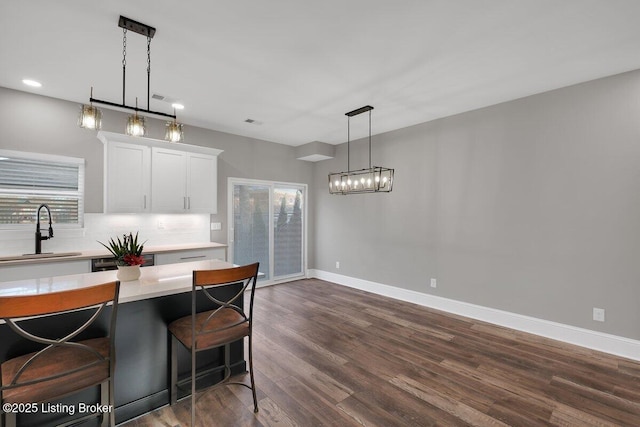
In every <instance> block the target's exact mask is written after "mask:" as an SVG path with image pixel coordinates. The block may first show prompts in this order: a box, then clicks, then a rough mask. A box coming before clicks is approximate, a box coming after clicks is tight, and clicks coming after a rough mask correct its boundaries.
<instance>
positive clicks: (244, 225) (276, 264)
mask: <svg viewBox="0 0 640 427" xmlns="http://www.w3.org/2000/svg"><path fill="white" fill-rule="evenodd" d="M228 194H229V195H230V199H231V200H230V201H229V205H228V206H229V210H230V212H229V226H230V227H229V246H230V248H229V249H230V250H229V258H230V261H231V262H233V263H234V264H239V265H240V264H249V263H251V262H256V261H258V262H260V273H261V276H260V279H261V280H265V281H275V280H281V279H285V278H292V277H299V276H303V275H304V274H305V262H304V260H305V214H304V212H305V194H306V185H304V184H284V183H276V182H269V181H256V180H241V179H235V178H230V179H229V191H228Z"/></svg>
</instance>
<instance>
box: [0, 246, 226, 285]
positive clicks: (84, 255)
mask: <svg viewBox="0 0 640 427" xmlns="http://www.w3.org/2000/svg"><path fill="white" fill-rule="evenodd" d="M226 247H227V245H226V244H223V243H216V242H202V243H186V244H176V245H156V246H147V245H145V247H144V251H143V253H145V254H160V253H169V252H178V251H187V250H197V249H212V248H226ZM74 254H75V255H65V256H46V254H44V256H42V257H38V258H19V257H20V254H17V255H15V256H0V267H2V266H9V265H28V264H35V263H44V262H61V261H75V260H83V259H91V258H103V257H110V256H111V254H110V253H109V252H108V251H107V250H106V249H95V250H86V251H81V252H74ZM54 255H55V254H54ZM16 258H19V259H16ZM0 280H1V279H0Z"/></svg>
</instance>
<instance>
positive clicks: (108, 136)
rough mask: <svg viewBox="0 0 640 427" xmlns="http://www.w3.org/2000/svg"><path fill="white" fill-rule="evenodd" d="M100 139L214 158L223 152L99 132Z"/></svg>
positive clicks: (177, 143) (199, 146)
mask: <svg viewBox="0 0 640 427" xmlns="http://www.w3.org/2000/svg"><path fill="white" fill-rule="evenodd" d="M98 139H99V140H100V141H102V143H103V144H106V143H107V142H113V141H117V142H126V143H129V144H140V145H146V146H147V147H159V148H169V149H172V150H180V151H186V152H189V153H201V154H210V155H212V156H218V155H220V154H221V153H222V152H223V150H220V149H217V148H211V147H203V146H201V145H192V144H183V143H180V142H167V141H163V140H161V139H154V138H146V137H144V136H129V135H125V134H122V133H116V132H106V131H102V130H101V131H99V132H98Z"/></svg>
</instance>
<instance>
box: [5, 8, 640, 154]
mask: <svg viewBox="0 0 640 427" xmlns="http://www.w3.org/2000/svg"><path fill="white" fill-rule="evenodd" d="M120 15H124V16H126V17H128V18H131V19H134V20H137V21H140V22H143V23H145V24H148V25H150V26H153V27H155V28H156V30H157V32H156V34H155V36H154V38H153V40H152V43H151V94H160V95H163V96H165V97H167V98H168V99H170V100H176V101H180V102H182V103H183V104H184V105H185V106H186V108H185V109H184V110H183V111H181V112H178V119H179V121H182V122H183V123H186V124H187V125H194V126H200V127H204V128H208V129H215V130H219V131H223V132H229V133H233V134H237V135H243V136H248V137H253V138H258V139H263V140H267V141H273V142H278V143H282V144H288V145H292V146H297V145H302V144H306V143H309V142H312V141H322V142H326V143H330V144H339V143H342V142H345V141H346V117H345V116H344V113H346V112H347V111H351V110H353V109H356V108H358V107H361V106H363V105H367V104H369V105H373V106H374V107H375V109H374V110H373V113H372V125H373V128H372V131H373V134H374V135H375V134H377V133H381V132H386V131H390V130H394V129H398V128H402V127H406V126H410V125H414V124H417V123H422V122H426V121H429V120H433V119H436V118H439V117H445V116H450V115H453V114H457V113H461V112H464V111H469V110H473V109H477V108H480V107H484V106H487V105H493V104H497V103H500V102H504V101H508V100H512V99H516V98H521V97H524V96H528V95H532V94H535V93H540V92H544V91H548V90H552V89H556V88H559V87H563V86H568V85H571V84H575V83H579V82H584V81H588V80H592V79H596V78H599V77H604V76H608V75H613V74H618V73H621V72H625V71H630V70H634V69H639V68H640V25H638V21H639V18H640V1H637V0H562V1H558V0H518V1H513V0H483V1H478V0H437V1H436V0H366V1H365V0H348V1H345V0H321V1H310V0H268V1H265V0H242V1H237V0H236V1H231V0H228V1H220V0H189V1H185V2H176V1H175V0H138V1H131V0H109V1H86V0H56V1H51V0H22V1H3V2H2V5H1V6H0V58H1V59H0V86H4V87H7V88H11V89H17V90H23V91H28V92H34V93H38V94H42V95H46V96H51V97H55V98H60V99H65V100H70V101H74V102H78V103H86V102H88V98H89V91H90V87H91V86H93V87H94V97H96V98H98V99H103V100H109V101H112V102H115V103H121V102H122V29H121V28H119V27H118V18H119V16H120ZM27 77H28V78H31V79H35V80H38V81H40V82H41V83H42V84H43V86H42V87H41V88H38V89H33V88H28V87H26V86H24V85H23V84H22V82H21V81H22V79H23V78H27ZM126 86H127V104H128V105H133V104H134V103H135V97H136V96H137V97H139V102H140V104H141V107H146V38H145V37H143V36H141V35H138V34H135V33H133V32H129V35H128V39H127V84H126ZM150 109H151V110H156V111H163V112H166V113H171V112H172V110H171V107H170V104H169V103H167V102H164V101H155V100H152V101H151V105H150ZM356 118H357V117H356ZM356 118H354V119H356ZM246 119H253V120H255V121H256V123H253V124H249V123H246V122H245V120H246ZM70 120H75V118H73V119H70ZM354 125H356V126H354ZM351 128H352V129H351V132H352V134H351V137H352V139H354V138H358V137H362V136H365V135H366V134H367V132H368V128H367V126H366V125H363V126H358V124H357V123H356V122H355V121H353V122H352V126H351ZM185 133H186V138H187V141H188V137H189V136H188V127H187V128H186V131H185Z"/></svg>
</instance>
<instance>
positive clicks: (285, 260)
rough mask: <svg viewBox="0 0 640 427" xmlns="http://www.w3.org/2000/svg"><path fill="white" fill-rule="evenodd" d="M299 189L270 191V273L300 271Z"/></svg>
mask: <svg viewBox="0 0 640 427" xmlns="http://www.w3.org/2000/svg"><path fill="white" fill-rule="evenodd" d="M302 196H303V194H302V190H300V189H296V188H284V187H275V188H274V190H273V240H274V253H273V259H274V276H275V277H278V276H288V275H291V274H300V273H302V236H303V233H302V230H303V227H302V219H303V218H302V211H303V210H302V203H303V198H302Z"/></svg>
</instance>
